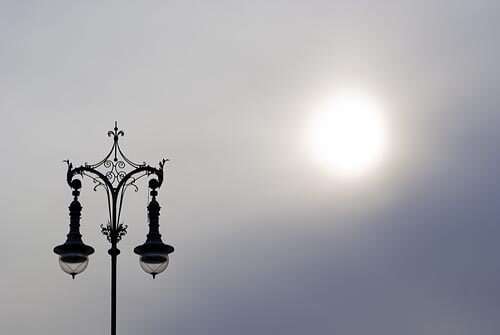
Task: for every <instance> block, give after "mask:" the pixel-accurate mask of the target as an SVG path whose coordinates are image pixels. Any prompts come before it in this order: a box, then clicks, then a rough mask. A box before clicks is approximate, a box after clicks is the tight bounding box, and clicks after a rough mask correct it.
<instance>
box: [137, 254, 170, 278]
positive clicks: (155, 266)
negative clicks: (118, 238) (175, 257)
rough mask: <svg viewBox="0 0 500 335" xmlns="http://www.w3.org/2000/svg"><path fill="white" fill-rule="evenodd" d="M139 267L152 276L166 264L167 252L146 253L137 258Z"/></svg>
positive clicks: (163, 269)
mask: <svg viewBox="0 0 500 335" xmlns="http://www.w3.org/2000/svg"><path fill="white" fill-rule="evenodd" d="M139 264H140V265H141V268H142V269H143V270H144V271H145V272H147V273H149V274H150V275H152V276H153V279H154V278H155V277H156V275H157V274H159V273H162V272H163V271H165V269H166V268H167V266H168V254H165V253H147V254H144V255H142V256H141V257H140V258H139Z"/></svg>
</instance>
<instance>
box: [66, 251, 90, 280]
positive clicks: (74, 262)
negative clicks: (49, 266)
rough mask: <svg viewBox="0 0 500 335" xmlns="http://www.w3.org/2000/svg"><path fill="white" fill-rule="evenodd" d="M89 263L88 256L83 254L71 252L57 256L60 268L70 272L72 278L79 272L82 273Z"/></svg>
mask: <svg viewBox="0 0 500 335" xmlns="http://www.w3.org/2000/svg"><path fill="white" fill-rule="evenodd" d="M88 264H89V258H88V257H87V256H86V255H84V254H78V253H72V254H66V255H61V257H59V265H60V266H61V269H62V270H63V271H64V272H66V273H67V274H70V275H71V277H73V279H75V276H76V275H77V274H79V273H82V272H83V271H84V270H85V269H86V268H87V265H88Z"/></svg>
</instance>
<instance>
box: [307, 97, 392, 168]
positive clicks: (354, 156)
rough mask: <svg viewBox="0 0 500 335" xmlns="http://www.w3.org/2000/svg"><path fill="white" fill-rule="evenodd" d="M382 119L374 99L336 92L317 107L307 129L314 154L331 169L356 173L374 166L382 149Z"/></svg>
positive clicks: (378, 160)
mask: <svg viewBox="0 0 500 335" xmlns="http://www.w3.org/2000/svg"><path fill="white" fill-rule="evenodd" d="M386 137H387V134H386V122H385V119H384V117H383V115H382V110H381V108H380V106H379V105H378V104H377V103H376V101H375V100H373V99H371V98H369V97H367V96H362V95H357V94H344V95H339V96H337V97H336V98H334V99H333V100H331V101H330V102H328V103H326V104H323V105H322V106H320V107H319V108H318V111H317V117H316V118H315V119H314V120H313V122H312V124H311V127H310V129H309V142H310V147H311V149H312V152H313V153H314V154H315V156H316V157H317V158H318V159H319V160H320V161H321V162H322V163H323V164H324V165H325V166H326V167H327V168H328V169H329V170H331V171H333V172H336V173H338V174H342V175H350V176H357V175H360V174H362V173H364V172H366V171H367V170H369V169H370V168H373V167H375V165H376V164H377V163H379V162H380V159H381V158H382V157H383V155H384V153H385V151H386V145H387V138H386Z"/></svg>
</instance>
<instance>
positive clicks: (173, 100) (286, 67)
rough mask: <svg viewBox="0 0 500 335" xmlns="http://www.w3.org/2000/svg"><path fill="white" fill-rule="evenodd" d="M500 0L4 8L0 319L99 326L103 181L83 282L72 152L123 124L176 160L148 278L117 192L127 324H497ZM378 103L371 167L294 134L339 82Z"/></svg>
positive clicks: (254, 329) (397, 328)
mask: <svg viewBox="0 0 500 335" xmlns="http://www.w3.org/2000/svg"><path fill="white" fill-rule="evenodd" d="M499 7H500V4H499V3H498V2H497V1H474V2H472V1H447V2H445V1H377V2H368V1H352V0H350V1H215V2H208V1H148V2H144V1H128V2H126V3H124V2H123V1H122V2H118V1H117V2H107V3H106V4H102V1H86V2H76V1H75V2H68V1H45V2H42V1H33V2H29V1H24V2H21V1H0V78H1V79H0V116H1V122H0V139H1V141H0V152H1V153H2V164H1V168H0V169H1V170H0V171H1V173H2V175H3V180H2V186H3V187H2V188H1V189H0V199H1V202H0V209H1V210H0V213H1V214H0V215H1V219H0V222H1V226H2V229H1V236H2V237H1V241H2V243H1V244H0V255H2V256H0V257H1V258H2V259H1V260H2V269H3V271H2V277H1V279H0V296H1V297H2V303H1V304H0V315H1V319H0V320H1V322H0V333H1V334H16V335H17V334H19V335H25V334H26V335H27V334H54V335H58V334H68V333H71V334H74V335H80V334H82V335H83V334H106V333H108V328H109V257H108V255H107V254H106V250H107V248H108V245H107V242H106V241H105V238H104V237H103V236H102V235H101V234H100V232H99V225H100V224H101V223H105V222H106V220H107V217H106V213H107V210H106V207H105V195H104V193H102V192H93V191H92V190H91V187H90V182H88V181H87V183H86V184H84V189H83V190H82V196H81V203H82V205H83V207H84V208H83V218H82V233H83V235H84V241H85V242H86V243H87V244H90V245H92V246H94V247H95V249H96V253H95V254H94V255H92V256H91V259H90V263H89V266H88V268H87V270H86V271H85V272H84V273H83V274H81V275H79V276H78V277H77V278H76V280H74V281H72V280H71V279H70V276H68V275H66V274H64V273H63V272H62V271H61V270H60V269H59V266H58V263H57V257H56V255H55V254H53V253H52V248H53V247H54V246H55V245H57V244H59V243H61V242H63V241H64V239H65V234H66V233H67V229H68V228H67V225H68V222H69V221H68V213H67V212H68V210H67V206H68V205H69V202H70V201H71V196H70V190H69V189H68V187H67V185H66V184H65V179H64V178H65V172H66V167H65V165H64V164H63V163H62V160H63V159H68V158H69V159H70V160H71V161H73V162H74V163H75V164H77V165H79V164H83V163H84V162H87V161H88V162H92V161H97V160H99V158H102V156H104V155H105V153H106V152H107V150H108V147H109V146H110V144H111V143H110V141H109V139H108V138H107V137H106V132H107V131H108V130H109V129H111V128H112V126H113V122H114V121H115V120H118V122H119V126H120V127H121V128H122V129H124V131H125V137H124V138H123V141H122V142H123V143H122V146H123V148H124V150H125V151H126V153H127V154H128V156H130V157H131V158H132V159H133V160H136V161H146V162H148V163H150V164H155V163H156V162H157V161H158V160H159V159H160V158H163V157H167V158H170V159H171V162H170V163H169V164H168V165H167V168H166V172H167V175H166V184H165V187H163V189H162V190H161V192H160V197H159V201H160V204H161V205H162V214H161V217H160V220H161V221H160V222H161V232H162V233H163V236H164V239H165V240H166V241H168V242H171V244H173V245H174V246H175V247H176V252H175V253H174V254H173V255H172V257H171V263H170V265H169V268H168V269H167V271H166V272H165V273H163V274H161V275H160V276H159V277H158V278H157V279H156V280H154V281H153V280H151V278H150V277H148V276H147V275H146V274H145V273H144V272H143V271H142V270H141V269H140V267H139V264H138V259H137V257H136V255H135V254H133V252H132V249H133V247H134V246H136V245H138V244H142V243H143V242H144V239H145V233H146V209H145V206H146V201H147V193H146V191H145V187H144V185H141V186H143V187H142V189H141V191H139V192H138V193H132V194H130V195H129V196H128V198H127V201H126V204H125V206H126V207H125V208H124V213H123V219H124V221H125V223H126V224H128V225H129V226H130V228H129V234H128V235H127V236H126V238H125V239H124V240H123V241H122V242H121V243H120V249H121V250H122V254H121V255H120V257H119V259H118V271H119V272H118V276H119V277H118V332H119V334H123V335H127V334H130V335H131V334H158V335H159V334H174V335H175V334H178V335H189V334H202V335H211V334H241V335H245V334H289V335H295V334H318V335H320V334H336V335H363V334H370V335H401V334H405V335H421V334H427V335H448V334H450V335H451V334H453V335H470V334H481V335H497V334H498V333H499V331H500V320H499V318H498V314H499V313H500V289H499V284H498V283H499V282H500V265H499V264H500V256H498V255H500V247H498V245H499V244H498V239H499V236H500V226H499V225H498V221H499V219H500V207H499V206H498V203H499V201H500V178H499V177H500V175H499V173H500V172H499V171H500V159H499V154H498V148H497V147H498V146H497V143H499V142H500V134H499V132H498V124H499V121H500V113H499V112H498V110H497V108H498V105H500V98H499V94H498V90H499V87H500V79H499V76H498V74H497V68H498V59H500V47H499V42H500V20H499V19H498V18H499V17H498V16H499V14H498V13H499V10H500V8H499ZM344 85H351V86H356V87H360V88H362V89H364V90H366V91H368V92H370V93H372V94H374V95H376V96H377V97H379V98H380V99H381V100H383V102H384V104H385V105H387V107H388V108H387V115H388V117H389V119H390V122H391V135H390V136H391V150H390V152H389V155H388V157H387V159H386V160H385V161H384V163H383V164H382V165H381V167H380V168H379V169H378V170H377V171H374V172H373V173H371V174H369V175H368V176H365V177H364V178H363V179H362V180H361V181H360V180H358V181H350V182H349V181H345V180H341V179H339V178H334V177H331V176H329V175H327V174H325V173H324V171H322V170H321V168H319V166H318V164H317V162H315V161H314V160H313V159H312V157H311V155H310V154H309V153H308V152H307V150H306V149H305V147H304V136H303V133H304V128H305V124H306V123H307V120H308V119H309V118H310V117H311V116H312V111H311V110H310V106H311V105H313V104H314V103H315V101H317V100H318V99H320V98H321V97H324V96H325V95H327V94H330V92H331V93H332V94H333V92H334V91H335V89H336V88H337V87H342V86H344Z"/></svg>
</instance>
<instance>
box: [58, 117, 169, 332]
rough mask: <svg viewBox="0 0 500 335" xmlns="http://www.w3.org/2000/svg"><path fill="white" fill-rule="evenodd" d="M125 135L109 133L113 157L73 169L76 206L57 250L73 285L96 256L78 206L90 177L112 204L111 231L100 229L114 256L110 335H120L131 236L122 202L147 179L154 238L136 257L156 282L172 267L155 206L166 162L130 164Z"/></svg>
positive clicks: (69, 176)
mask: <svg viewBox="0 0 500 335" xmlns="http://www.w3.org/2000/svg"><path fill="white" fill-rule="evenodd" d="M123 135H124V132H123V131H122V130H118V126H117V123H116V122H115V127H114V130H112V131H109V132H108V136H109V137H112V138H113V146H112V147H111V150H110V151H109V153H108V154H107V155H106V157H104V158H103V159H102V160H101V161H99V162H98V163H96V164H87V163H85V164H84V165H82V166H80V167H76V168H73V164H72V163H70V162H69V161H65V162H66V163H67V164H68V172H67V182H68V185H69V186H70V188H71V189H72V190H73V192H72V195H73V197H74V198H73V201H72V202H71V204H70V206H69V216H70V224H69V228H70V229H69V233H68V235H67V240H66V242H65V243H64V244H61V245H58V246H57V247H55V248H54V252H55V253H56V254H58V255H59V264H60V266H61V269H62V270H63V271H64V272H66V273H68V274H70V275H71V276H72V277H73V279H74V278H75V276H76V275H77V274H79V273H81V272H83V271H84V270H85V269H86V268H87V265H88V262H89V255H91V254H93V253H94V248H92V247H91V246H88V245H86V244H84V243H83V241H82V235H81V234H80V217H81V211H82V206H81V205H80V202H79V201H78V197H79V196H80V189H81V187H82V182H81V179H83V177H88V178H90V180H92V181H93V183H94V191H96V190H97V189H98V188H100V187H102V188H103V189H104V190H105V191H106V195H107V200H108V212H109V221H108V223H107V224H106V225H102V224H101V231H102V233H103V234H104V235H106V237H107V239H108V241H109V243H110V244H111V248H110V249H109V250H108V254H109V255H110V256H111V335H116V259H117V256H118V255H119V254H120V250H119V249H118V248H117V245H118V242H120V240H121V239H122V237H123V236H124V235H125V234H126V233H127V226H126V225H124V224H123V223H120V215H121V209H122V204H123V198H124V196H125V193H126V191H127V189H128V188H129V187H132V188H133V189H134V190H135V191H136V192H137V191H138V189H139V188H138V187H137V185H136V184H135V183H136V182H137V181H138V180H139V179H141V178H143V177H151V179H150V180H149V183H148V186H149V188H150V189H151V191H150V195H151V197H152V198H151V201H150V203H149V205H148V207H147V210H148V219H149V233H148V234H147V238H146V242H144V244H142V245H139V246H137V247H136V248H135V249H134V252H135V253H136V254H138V255H139V262H140V266H141V268H142V269H143V270H144V271H146V272H147V273H149V274H151V275H152V276H153V278H155V277H156V275H158V274H159V273H161V272H163V271H164V270H165V269H166V268H167V265H168V261H169V259H168V255H169V254H171V253H172V252H173V251H174V248H173V247H172V246H170V245H168V244H165V243H163V241H162V239H161V234H160V231H159V216H160V205H159V204H158V201H157V200H156V196H157V195H158V191H157V190H158V189H159V188H160V187H161V185H162V183H163V166H164V164H165V162H166V161H167V160H165V159H163V160H162V161H160V163H159V167H158V168H154V167H151V166H149V165H146V163H142V164H137V163H134V162H132V161H131V160H129V159H128V158H127V157H126V156H125V155H124V154H123V152H122V150H121V148H120V145H119V144H118V140H119V138H120V136H123Z"/></svg>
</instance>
